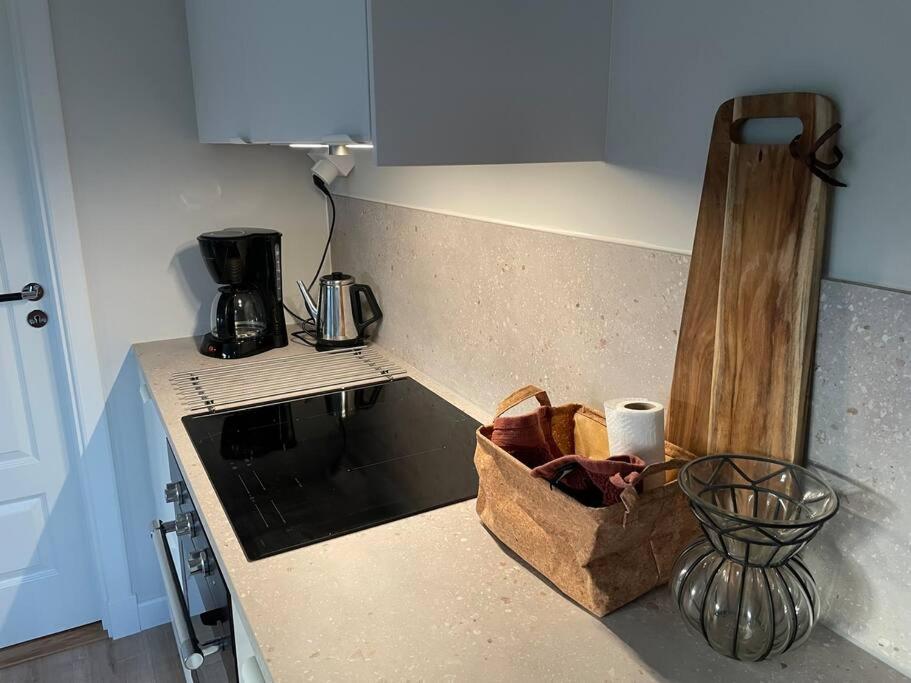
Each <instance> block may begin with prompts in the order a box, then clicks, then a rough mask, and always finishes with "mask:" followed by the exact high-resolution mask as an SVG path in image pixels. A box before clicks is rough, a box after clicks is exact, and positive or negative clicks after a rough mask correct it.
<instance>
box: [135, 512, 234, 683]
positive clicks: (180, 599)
mask: <svg viewBox="0 0 911 683" xmlns="http://www.w3.org/2000/svg"><path fill="white" fill-rule="evenodd" d="M174 528H175V526H174V522H162V521H161V520H160V519H156V520H153V521H152V543H153V545H154V546H155V555H156V556H157V557H158V567H159V569H161V578H162V580H163V581H164V588H165V594H166V595H167V598H168V611H169V612H170V613H171V629H172V630H173V631H174V640H175V641H176V642H177V652H178V653H179V654H180V661H181V663H182V664H183V666H184V668H185V669H187V670H188V671H194V670H196V669H198V668H199V667H201V666H202V663H203V661H204V660H205V658H206V657H208V656H209V655H211V654H215V653H216V652H218V651H219V650H221V649H222V648H223V647H224V642H223V641H214V642H211V643H203V644H202V645H200V644H199V641H198V640H197V639H196V633H195V632H194V630H193V624H192V623H190V616H189V615H190V611H189V610H188V609H187V600H186V598H185V597H184V594H183V592H182V591H181V590H180V582H179V581H178V579H177V569H176V568H175V567H174V560H173V558H172V557H171V553H170V551H169V550H168V544H167V541H166V540H165V536H166V534H168V533H170V532H171V531H174Z"/></svg>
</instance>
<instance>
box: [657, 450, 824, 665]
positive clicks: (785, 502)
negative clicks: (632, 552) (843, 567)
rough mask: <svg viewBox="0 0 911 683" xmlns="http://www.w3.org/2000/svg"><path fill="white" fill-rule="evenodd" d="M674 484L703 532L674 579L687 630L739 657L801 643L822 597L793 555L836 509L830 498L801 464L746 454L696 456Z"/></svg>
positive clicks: (685, 553) (760, 656) (763, 655)
mask: <svg viewBox="0 0 911 683" xmlns="http://www.w3.org/2000/svg"><path fill="white" fill-rule="evenodd" d="M679 482H680V488H681V489H683V492H684V493H685V494H686V496H687V497H688V498H689V501H690V506H691V508H692V510H693V512H694V514H695V515H696V517H697V518H698V520H699V523H700V525H701V526H702V530H703V532H704V533H705V538H703V539H700V540H698V541H696V542H695V543H693V544H692V545H690V546H689V547H688V548H687V549H686V550H684V551H683V553H682V554H681V555H680V558H679V559H678V560H677V564H676V565H675V566H674V571H673V574H672V577H671V581H670V588H671V593H672V595H673V597H674V599H675V600H676V601H677V606H678V608H679V609H680V614H681V615H682V616H683V619H684V621H685V622H686V624H687V625H688V626H689V627H690V628H691V629H692V630H693V631H695V632H696V633H697V634H699V635H701V636H702V637H703V638H705V640H706V641H707V642H708V644H709V645H710V646H711V647H712V648H713V649H715V650H716V651H717V652H720V653H721V654H723V655H725V656H726V657H733V658H735V659H740V660H744V661H758V660H761V659H765V658H766V657H771V656H775V655H779V654H781V653H783V652H785V651H786V650H788V649H790V648H793V647H796V646H798V645H800V644H801V643H802V642H803V641H805V640H806V639H807V637H808V636H809V635H810V631H811V630H812V629H813V626H814V624H815V623H816V621H817V619H818V618H819V595H818V592H817V588H816V581H815V580H814V579H813V576H812V574H811V573H810V572H809V570H808V569H807V567H806V565H805V564H804V563H803V561H802V560H801V559H800V557H798V556H797V554H798V553H799V552H800V551H801V550H802V549H803V547H804V546H805V545H806V544H807V543H809V542H810V540H812V538H813V537H814V536H815V535H816V533H817V532H818V531H819V529H820V528H821V527H822V525H823V523H825V521H826V520H828V519H829V518H831V517H832V515H834V514H835V512H836V511H837V509H838V497H837V496H836V494H835V492H834V491H833V490H832V488H831V487H830V486H829V485H828V484H826V483H825V481H823V480H822V479H821V478H820V477H818V476H816V475H815V474H813V473H812V472H810V471H808V470H806V469H804V468H803V467H799V466H797V465H793V464H791V463H787V462H783V461H781V460H771V459H768V458H760V457H756V456H746V455H742V456H741V455H713V456H708V457H704V458H699V459H698V460H694V461H692V462H690V463H688V464H687V465H685V466H684V467H683V468H682V469H681V471H680V475H679Z"/></svg>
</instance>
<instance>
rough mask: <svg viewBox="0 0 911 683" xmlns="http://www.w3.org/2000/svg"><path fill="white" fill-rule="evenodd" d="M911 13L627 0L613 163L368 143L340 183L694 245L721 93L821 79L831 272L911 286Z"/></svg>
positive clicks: (490, 216) (352, 190)
mask: <svg viewBox="0 0 911 683" xmlns="http://www.w3.org/2000/svg"><path fill="white" fill-rule="evenodd" d="M909 27H911V3H908V2H905V1H904V0H878V1H877V2H874V3H870V2H862V1H861V0H802V1H801V2H788V1H787V0H766V1H765V2H754V3H746V2H728V1H726V0H692V1H691V2H677V1H675V0H616V2H615V3H614V10H613V22H612V27H611V42H612V44H611V83H610V92H609V97H608V126H607V150H606V158H607V160H608V163H607V164H602V163H578V164H541V165H528V166H487V167H478V166H471V167H433V168H381V169H377V168H375V167H372V165H371V164H370V163H369V159H370V156H369V154H360V155H359V158H358V165H357V167H356V168H355V170H354V172H353V174H352V175H351V176H350V177H349V178H348V179H347V181H344V182H340V183H339V191H340V192H342V193H343V194H348V195H350V196H354V197H360V198H363V199H372V200H375V201H383V202H389V203H395V204H401V205H404V206H412V207H415V208H421V209H427V210H431V211H440V212H444V213H454V214H460V215H464V216H469V217H474V218H481V219H484V220H492V221H500V222H505V223H512V224H518V225H524V226H530V227H537V228H543V229H551V230H558V231H568V232H576V233H583V234H587V235H591V236H595V237H599V238H606V239H616V240H620V241H633V242H639V243H644V244H647V245H651V246H657V247H661V248H666V249H671V250H682V251H688V250H689V249H690V248H691V245H692V237H693V230H694V228H695V220H696V212H697V209H698V203H699V195H700V192H701V188H702V174H703V171H704V168H705V157H706V151H707V144H708V136H709V132H710V129H711V123H712V117H713V115H714V112H715V109H716V108H717V106H718V105H719V104H720V103H721V102H723V101H724V100H726V99H728V98H730V97H733V96H735V95H740V94H749V93H757V92H775V91H784V90H811V91H816V92H820V93H823V94H826V95H828V96H830V97H832V98H833V99H834V100H835V102H836V103H837V104H838V106H839V107H840V110H841V120H842V123H843V124H844V129H843V130H842V132H841V134H840V135H841V146H842V148H843V149H844V150H845V155H846V158H845V161H844V163H843V164H842V167H841V168H840V169H839V170H838V173H837V174H838V175H839V176H842V177H843V178H844V179H845V180H846V181H847V182H848V183H849V185H850V187H849V188H847V189H842V190H836V191H835V195H836V198H835V204H834V213H833V217H832V221H831V232H830V254H829V257H828V259H827V267H826V274H827V275H828V276H829V277H833V278H841V279H846V280H852V281H858V282H864V283H870V284H878V285H884V286H889V287H895V288H900V289H906V290H911V268H909V267H908V266H909V256H908V255H909V253H911V230H909V226H908V215H909V214H911V193H909V192H908V191H907V186H908V185H909V181H911V170H909V168H911V165H909V159H911V135H909V133H908V131H907V129H906V125H905V121H906V119H907V115H906V112H908V111H909V110H911V88H909V87H907V82H908V79H907V69H908V65H909V64H911V41H909V40H908V28H909ZM445 133H446V131H445V130H443V131H440V135H441V136H445ZM339 266H340V267H344V264H339Z"/></svg>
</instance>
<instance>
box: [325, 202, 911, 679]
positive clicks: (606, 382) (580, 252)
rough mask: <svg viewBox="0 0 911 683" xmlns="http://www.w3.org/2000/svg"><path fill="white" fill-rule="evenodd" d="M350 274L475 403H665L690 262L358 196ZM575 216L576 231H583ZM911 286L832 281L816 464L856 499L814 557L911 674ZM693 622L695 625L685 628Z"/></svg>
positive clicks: (348, 225) (344, 256) (826, 289)
mask: <svg viewBox="0 0 911 683" xmlns="http://www.w3.org/2000/svg"><path fill="white" fill-rule="evenodd" d="M337 204H338V221H337V227H336V237H335V239H334V241H333V247H332V264H333V267H334V268H335V269H338V270H344V271H346V272H350V273H351V274H353V275H354V276H355V277H356V278H357V279H358V281H359V282H365V283H367V284H369V285H371V286H372V287H373V288H374V291H375V292H376V295H377V298H378V299H379V301H380V304H381V305H382V306H383V312H384V314H385V318H384V319H383V322H382V325H381V327H380V330H379V336H378V338H379V340H380V341H381V342H382V343H383V345H385V346H386V347H387V348H389V349H390V350H391V351H393V352H394V353H395V354H397V355H399V356H401V358H402V359H403V360H405V361H406V362H408V363H410V364H412V365H414V366H415V367H416V368H418V369H420V370H422V371H423V372H425V373H427V374H428V375H430V376H431V377H433V378H434V379H435V380H437V381H439V382H440V383H442V384H443V385H446V386H448V387H449V388H451V389H453V390H454V391H456V392H457V393H459V394H461V395H463V396H464V397H465V398H467V399H469V400H470V401H472V402H474V403H477V404H478V405H481V406H489V407H490V409H491V411H492V410H493V406H494V405H496V403H497V402H498V401H499V400H500V399H502V398H503V397H504V396H506V395H507V394H508V393H510V392H511V391H513V390H514V389H516V388H517V387H518V386H520V385H523V384H527V383H530V382H531V383H535V384H539V385H541V386H542V387H545V388H546V389H547V390H548V391H549V392H550V394H551V396H552V398H554V399H555V401H556V402H558V403H562V402H566V401H570V400H572V401H582V402H584V403H587V404H590V405H594V406H598V405H600V403H601V402H602V401H603V400H604V399H605V398H611V397H617V396H644V397H648V398H652V399H655V400H658V401H662V402H666V401H667V396H668V392H669V388H670V381H671V373H672V370H673V365H674V351H675V348H676V343H677V336H676V335H677V328H678V325H679V322H680V312H681V310H682V306H683V295H684V291H685V289H686V275H687V268H688V265H689V257H686V256H680V255H677V254H671V253H666V252H660V251H652V250H648V249H641V248H637V247H628V246H624V245H620V244H613V243H609V242H602V241H597V240H591V239H585V238H579V237H567V236H562V235H555V234H551V233H544V232H537V231H534V230H527V229H523V228H516V227H511V226H506V225H500V224H495V223H486V222H482V221H476V220H470V219H465V218H459V217H455V216H448V215H444V214H437V213H430V212H426V211H418V210H414V209H406V208H402V207H397V206H391V205H386V204H380V203H375V202H368V201H363V200H357V199H349V198H345V197H341V198H339V199H338V202H337ZM568 227H570V226H568ZM909 450H911V295H909V294H903V293H895V292H883V291H882V290H878V289H875V288H871V287H864V286H860V285H848V284H843V283H837V282H829V281H824V282H823V286H822V305H821V307H820V316H819V337H818V341H817V357H816V368H815V372H814V380H813V393H812V405H811V420H810V443H809V456H808V457H809V460H810V462H811V463H813V464H814V465H816V466H818V468H819V470H820V471H821V472H822V473H823V474H824V476H826V477H827V479H828V480H829V481H830V482H831V483H832V484H833V486H835V488H836V489H837V490H838V491H839V494H840V496H841V504H842V507H841V510H840V512H839V513H838V515H837V516H836V517H835V520H834V521H833V522H832V523H831V524H830V525H829V526H828V527H826V528H825V529H824V530H823V532H822V534H821V537H820V539H819V542H817V544H816V546H815V548H814V546H813V545H811V546H810V547H809V550H810V551H813V556H811V557H809V558H808V559H809V561H810V562H811V563H812V564H813V565H814V566H815V567H818V570H817V571H818V579H819V582H820V585H821V586H823V593H824V594H826V595H827V596H828V602H829V603H830V604H829V605H828V608H827V610H826V611H825V617H824V619H825V621H826V622H827V623H828V624H829V625H830V626H831V627H832V628H833V629H835V630H836V631H837V632H839V633H840V634H842V635H844V636H846V637H848V638H850V639H851V640H853V641H855V642H856V643H858V644H859V645H861V646H862V647H864V648H865V649H867V650H869V651H870V652H872V653H873V654H875V655H877V656H879V657H881V658H883V659H884V660H886V661H887V662H888V663H890V664H891V665H892V666H894V667H896V668H898V669H900V670H902V671H904V672H905V673H906V674H908V673H909V672H911V649H909V648H911V645H909V643H911V616H909V615H911V578H909V577H911V574H909V573H908V571H907V567H908V565H909V564H911V524H909V522H908V520H911V496H909V495H908V493H909V491H911V457H909V455H908V453H909ZM681 627H682V626H681Z"/></svg>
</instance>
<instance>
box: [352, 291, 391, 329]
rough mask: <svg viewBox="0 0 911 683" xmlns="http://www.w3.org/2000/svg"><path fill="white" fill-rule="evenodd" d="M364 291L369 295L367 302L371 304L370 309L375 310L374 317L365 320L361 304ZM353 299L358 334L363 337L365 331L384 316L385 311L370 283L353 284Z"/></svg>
mask: <svg viewBox="0 0 911 683" xmlns="http://www.w3.org/2000/svg"><path fill="white" fill-rule="evenodd" d="M362 293H363V294H364V296H366V297H367V303H368V304H370V310H371V311H373V317H372V318H370V319H369V320H364V309H363V306H362V305H361V294H362ZM351 301H352V303H353V304H354V324H355V326H356V327H357V333H358V335H360V336H361V337H363V336H364V331H365V330H366V329H367V328H368V327H369V326H370V325H372V324H373V323H375V322H377V321H378V320H379V319H380V318H382V317H383V311H382V309H380V305H379V303H378V302H377V300H376V297H375V296H374V295H373V290H372V289H370V286H369V285H351Z"/></svg>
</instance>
